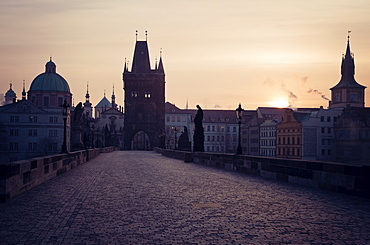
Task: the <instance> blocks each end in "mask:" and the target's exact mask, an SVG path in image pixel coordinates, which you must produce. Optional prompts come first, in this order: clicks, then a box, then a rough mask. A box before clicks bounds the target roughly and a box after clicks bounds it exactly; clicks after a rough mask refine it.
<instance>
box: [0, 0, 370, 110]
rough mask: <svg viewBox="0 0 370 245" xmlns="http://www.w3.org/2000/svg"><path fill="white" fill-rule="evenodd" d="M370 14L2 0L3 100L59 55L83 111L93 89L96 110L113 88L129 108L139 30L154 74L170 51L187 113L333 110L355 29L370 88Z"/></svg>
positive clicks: (264, 4) (350, 7)
mask: <svg viewBox="0 0 370 245" xmlns="http://www.w3.org/2000/svg"><path fill="white" fill-rule="evenodd" d="M369 13H370V2H369V1H368V0H351V1H348V0H325V1H323V0H310V1H296V0H261V1H250V0H249V1H248V0H233V1H224V0H223V1H219V0H204V1H199V0H187V1H179V0H153V1H149V0H104V1H103V0H100V1H98V0H63V1H59V0H32V1H30V0H12V1H5V0H2V1H0V30H1V31H0V54H1V55H0V94H1V93H5V92H6V91H7V90H8V88H9V82H10V81H12V83H13V89H14V90H15V92H16V93H17V96H18V98H20V97H21V91H22V81H23V79H24V80H25V81H26V90H27V91H28V89H29V86H30V84H31V82H32V80H33V79H34V78H35V77H36V76H37V75H38V74H40V73H43V72H44V71H45V63H46V62H47V61H48V60H49V56H50V55H51V56H52V57H53V61H54V62H55V63H56V65H57V72H58V73H59V74H60V75H62V76H63V77H64V78H65V79H66V80H67V81H68V83H69V86H70V88H71V92H72V94H73V98H74V101H75V104H77V103H78V102H80V101H85V94H86V83H87V81H88V82H89V92H90V98H91V102H92V103H93V106H95V105H96V104H97V103H98V102H99V101H100V99H101V98H102V97H103V94H104V90H106V95H107V97H108V98H109V99H110V96H111V93H112V87H113V84H114V87H115V94H116V97H117V99H116V101H117V103H118V104H120V105H123V89H122V71H123V64H124V60H125V57H126V59H127V60H128V61H129V62H130V64H131V61H132V56H133V49H134V45H135V30H138V31H139V35H138V39H139V40H145V31H146V30H147V31H148V43H149V49H150V55H151V57H150V58H151V61H152V67H154V63H155V59H156V57H159V54H160V49H161V48H162V57H163V62H164V68H165V72H166V82H167V83H166V101H170V102H172V103H175V104H176V105H177V106H179V107H180V108H184V107H185V105H186V100H187V98H188V101H189V107H190V108H195V105H196V104H200V105H201V106H202V107H204V108H215V107H220V108H226V109H227V108H231V109H235V108H236V107H237V105H238V103H242V106H243V107H244V108H245V109H255V108H257V107H258V106H274V105H277V104H276V103H275V104H272V102H273V101H279V100H282V101H288V99H289V98H290V99H291V101H290V102H291V104H292V106H293V107H318V106H320V105H323V106H324V107H326V106H327V105H328V102H327V100H325V99H323V98H322V97H321V95H324V96H326V97H327V98H330V90H329V89H330V88H331V87H333V86H334V85H336V84H337V83H338V81H339V79H340V63H341V56H342V53H344V52H345V48H346V42H347V31H348V30H351V31H352V33H351V51H352V52H353V53H354V54H355V64H356V80H357V82H358V83H360V84H362V85H364V86H367V87H370V47H369V44H370V14H369ZM315 90H316V93H314V92H311V93H308V91H315ZM320 93H322V94H320ZM366 94H367V98H366V101H370V92H369V91H367V93H366ZM2 96H3V95H2ZM369 103H370V102H369Z"/></svg>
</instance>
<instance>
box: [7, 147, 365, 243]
mask: <svg viewBox="0 0 370 245" xmlns="http://www.w3.org/2000/svg"><path fill="white" fill-rule="evenodd" d="M0 244H370V200H369V199H364V198H361V197H356V196H349V195H346V194H341V193H336V192H329V191H325V190H319V189H316V188H309V187H302V186H298V185H294V184H291V183H284V182H278V181H275V180H268V179H264V178H261V177H257V176H252V175H246V174H241V173H237V172H231V171H227V170H222V169H217V168H212V167H208V166H204V165H197V164H194V163H184V161H181V160H176V159H171V158H166V157H164V156H162V155H160V154H157V153H153V152H135V151H116V152H112V153H105V154H100V155H99V156H98V157H96V158H94V159H92V160H90V161H89V162H86V163H84V164H81V165H79V166H78V167H76V168H73V169H71V170H70V171H69V172H66V173H64V174H62V175H60V176H58V177H56V178H54V179H51V180H49V181H47V182H46V183H44V184H41V185H39V186H37V187H35V188H33V189H31V190H29V191H27V192H25V193H23V194H21V195H19V196H18V197H15V198H14V199H12V200H9V201H8V202H6V203H0Z"/></svg>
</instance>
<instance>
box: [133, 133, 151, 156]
mask: <svg viewBox="0 0 370 245" xmlns="http://www.w3.org/2000/svg"><path fill="white" fill-rule="evenodd" d="M150 149H151V146H150V138H149V136H148V135H147V134H146V133H145V132H144V131H139V132H137V133H136V134H135V135H134V136H133V137H132V140H131V150H136V151H148V150H150Z"/></svg>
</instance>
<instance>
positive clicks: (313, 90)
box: [307, 88, 330, 100]
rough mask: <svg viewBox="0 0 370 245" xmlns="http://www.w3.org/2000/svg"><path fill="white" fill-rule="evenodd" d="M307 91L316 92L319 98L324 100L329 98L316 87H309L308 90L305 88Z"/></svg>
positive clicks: (309, 92)
mask: <svg viewBox="0 0 370 245" xmlns="http://www.w3.org/2000/svg"><path fill="white" fill-rule="evenodd" d="M307 93H308V94H318V95H321V98H323V99H324V100H330V99H328V98H327V97H326V96H325V95H324V94H322V92H320V91H319V90H317V89H312V88H310V89H309V90H307Z"/></svg>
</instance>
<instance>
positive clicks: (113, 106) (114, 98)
mask: <svg viewBox="0 0 370 245" xmlns="http://www.w3.org/2000/svg"><path fill="white" fill-rule="evenodd" d="M116 106H117V105H116V96H115V95H114V84H113V93H112V108H116Z"/></svg>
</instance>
